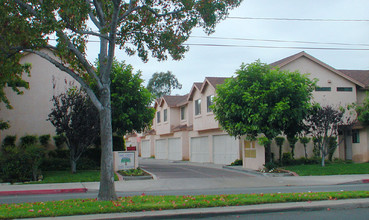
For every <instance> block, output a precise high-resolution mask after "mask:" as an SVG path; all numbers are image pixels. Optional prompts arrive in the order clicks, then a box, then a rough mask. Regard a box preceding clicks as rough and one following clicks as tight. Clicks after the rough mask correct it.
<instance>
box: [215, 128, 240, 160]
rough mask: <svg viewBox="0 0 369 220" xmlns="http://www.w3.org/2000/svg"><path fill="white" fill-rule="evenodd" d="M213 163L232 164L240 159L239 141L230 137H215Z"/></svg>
mask: <svg viewBox="0 0 369 220" xmlns="http://www.w3.org/2000/svg"><path fill="white" fill-rule="evenodd" d="M213 147H214V148H213V154H214V155H213V161H214V163H215V164H231V163H232V162H233V161H235V160H236V159H238V158H239V152H240V151H239V144H238V140H236V139H235V138H234V137H231V136H229V135H217V136H213Z"/></svg>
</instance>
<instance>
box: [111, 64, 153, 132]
mask: <svg viewBox="0 0 369 220" xmlns="http://www.w3.org/2000/svg"><path fill="white" fill-rule="evenodd" d="M111 79H112V82H111V108H112V126H113V132H115V133H117V134H119V135H125V134H127V133H130V132H133V131H136V132H142V131H144V130H145V129H146V128H149V127H150V126H151V123H152V120H153V118H154V114H155V109H154V108H151V107H150V104H151V102H152V100H153V96H152V95H151V93H150V92H149V91H148V90H147V89H146V88H145V87H144V86H143V85H142V84H143V80H142V79H141V73H140V72H137V73H133V67H132V66H131V65H126V64H125V63H124V62H118V61H115V62H114V63H113V69H112V73H111Z"/></svg>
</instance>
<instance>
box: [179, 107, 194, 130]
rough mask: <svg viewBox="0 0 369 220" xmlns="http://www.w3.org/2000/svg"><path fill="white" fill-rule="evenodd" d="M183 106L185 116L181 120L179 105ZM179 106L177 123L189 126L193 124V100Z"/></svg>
mask: <svg viewBox="0 0 369 220" xmlns="http://www.w3.org/2000/svg"><path fill="white" fill-rule="evenodd" d="M183 106H184V107H185V118H184V120H181V107H183ZM183 106H180V107H179V108H178V109H179V116H178V118H179V121H180V122H179V124H180V125H187V126H191V125H192V124H193V102H192V101H189V102H188V103H187V104H186V105H183Z"/></svg>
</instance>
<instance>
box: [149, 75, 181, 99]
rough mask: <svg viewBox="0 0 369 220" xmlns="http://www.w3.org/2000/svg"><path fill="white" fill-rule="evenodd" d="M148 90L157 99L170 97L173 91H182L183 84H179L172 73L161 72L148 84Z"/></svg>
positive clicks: (153, 76)
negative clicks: (165, 96)
mask: <svg viewBox="0 0 369 220" xmlns="http://www.w3.org/2000/svg"><path fill="white" fill-rule="evenodd" d="M147 89H148V90H149V91H150V92H151V94H153V95H154V96H155V98H160V97H162V96H164V95H170V94H171V93H172V89H182V84H181V83H179V82H178V79H177V77H176V76H175V75H174V74H172V72H170V71H168V72H166V73H164V72H160V73H154V74H153V75H152V77H151V78H150V80H149V82H148V84H147Z"/></svg>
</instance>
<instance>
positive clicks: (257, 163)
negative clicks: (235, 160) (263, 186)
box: [241, 140, 265, 170]
mask: <svg viewBox="0 0 369 220" xmlns="http://www.w3.org/2000/svg"><path fill="white" fill-rule="evenodd" d="M241 146H242V155H243V165H242V166H243V168H246V169H252V170H259V169H261V168H263V166H264V164H265V148H264V146H261V145H259V144H258V143H257V141H252V142H251V141H246V140H244V141H242V143H241Z"/></svg>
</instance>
